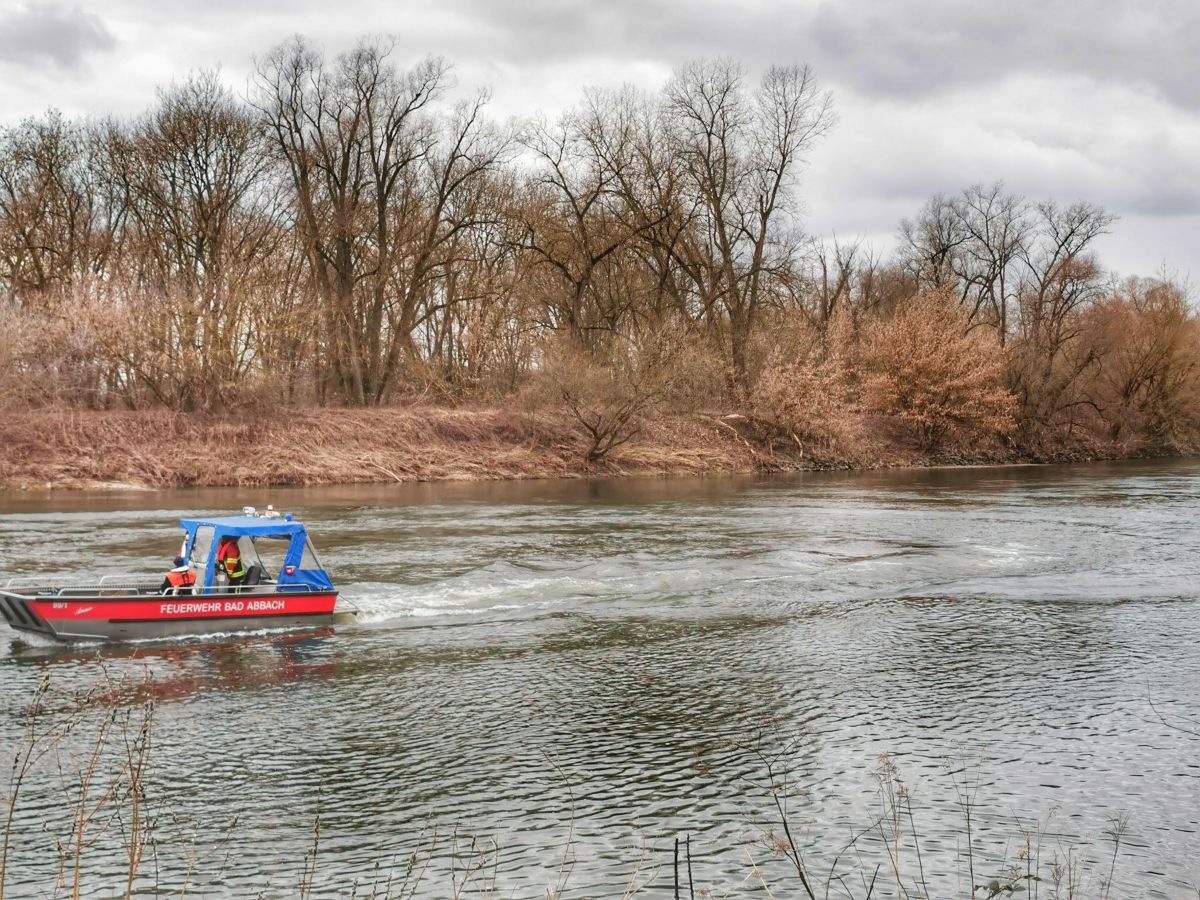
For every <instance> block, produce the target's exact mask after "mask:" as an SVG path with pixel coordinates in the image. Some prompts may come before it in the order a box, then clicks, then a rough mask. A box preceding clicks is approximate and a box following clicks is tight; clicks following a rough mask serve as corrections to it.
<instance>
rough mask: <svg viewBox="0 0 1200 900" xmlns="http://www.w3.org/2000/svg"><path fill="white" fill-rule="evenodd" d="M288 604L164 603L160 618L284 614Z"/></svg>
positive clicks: (264, 602) (240, 601)
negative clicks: (220, 614) (224, 614)
mask: <svg viewBox="0 0 1200 900" xmlns="http://www.w3.org/2000/svg"><path fill="white" fill-rule="evenodd" d="M286 608H287V604H286V602H285V601H283V600H249V601H247V600H226V601H225V602H224V603H220V602H212V603H162V604H159V607H158V614H159V615H160V616H203V615H207V614H210V613H221V612H227V613H244V612H254V613H263V612H283V611H284V610H285V609H286Z"/></svg>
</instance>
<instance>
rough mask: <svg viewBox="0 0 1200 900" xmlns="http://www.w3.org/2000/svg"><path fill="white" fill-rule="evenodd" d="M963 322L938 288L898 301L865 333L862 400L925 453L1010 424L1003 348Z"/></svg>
mask: <svg viewBox="0 0 1200 900" xmlns="http://www.w3.org/2000/svg"><path fill="white" fill-rule="evenodd" d="M967 329H968V320H967V314H966V312H965V311H964V310H963V309H962V307H960V306H959V305H958V302H957V300H956V298H955V297H954V296H953V295H952V294H951V293H950V292H949V291H941V290H939V291H929V292H926V293H923V294H918V295H916V296H915V297H913V298H912V299H910V300H907V301H905V302H903V303H901V304H900V305H898V306H897V308H896V311H895V313H894V314H893V315H892V316H891V317H889V318H886V319H882V320H877V321H875V322H873V323H872V324H871V325H870V326H868V327H867V329H866V331H865V333H864V335H863V341H862V347H861V352H860V364H861V367H862V400H863V404H864V407H865V408H866V409H867V410H868V411H869V412H871V413H874V414H876V415H879V416H881V417H886V418H887V419H890V420H891V421H892V422H894V423H896V424H897V425H899V426H900V427H901V428H902V429H903V430H907V431H909V432H911V433H912V434H913V435H914V436H915V438H916V440H917V443H918V445H919V447H920V449H921V450H922V451H923V452H926V453H931V452H935V451H937V450H940V449H942V448H943V447H945V446H946V445H947V444H948V443H949V442H951V441H955V442H958V443H961V444H964V445H969V446H975V445H978V444H979V443H981V442H990V441H992V440H993V439H994V438H995V436H997V435H1008V434H1010V433H1011V432H1012V430H1013V428H1014V425H1015V421H1014V413H1015V410H1016V402H1015V399H1014V397H1013V396H1012V394H1011V393H1010V392H1009V391H1008V390H1007V388H1005V387H1004V374H1005V361H1006V356H1005V352H1004V349H1003V348H1002V347H1001V346H1000V345H999V342H998V341H997V340H996V338H995V336H994V334H993V333H992V332H984V331H983V330H980V329H977V330H974V331H969V330H967Z"/></svg>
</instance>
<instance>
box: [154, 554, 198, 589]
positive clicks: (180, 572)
mask: <svg viewBox="0 0 1200 900" xmlns="http://www.w3.org/2000/svg"><path fill="white" fill-rule="evenodd" d="M174 565H175V568H173V569H172V570H171V571H170V572H168V573H167V577H166V578H164V579H163V583H162V587H161V588H159V590H160V591H161V592H162V593H164V594H165V593H167V592H169V591H190V590H191V588H192V587H194V586H195V584H196V573H195V572H193V571H192V569H191V566H189V565H188V561H187V560H186V559H184V558H183V557H182V556H177V557H175V562H174Z"/></svg>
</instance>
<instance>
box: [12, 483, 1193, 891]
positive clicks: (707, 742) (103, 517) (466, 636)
mask: <svg viewBox="0 0 1200 900" xmlns="http://www.w3.org/2000/svg"><path fill="white" fill-rule="evenodd" d="M268 502H271V503H274V505H275V506H276V507H277V508H280V509H286V510H289V511H292V512H294V513H296V514H297V516H298V517H301V518H303V520H304V521H305V522H306V523H308V525H309V526H310V530H311V531H312V533H313V536H314V541H315V543H316V545H317V547H318V550H319V551H320V552H321V554H322V557H323V560H324V562H325V564H326V566H327V567H328V568H329V569H330V570H331V572H332V574H333V576H334V580H335V581H336V582H337V583H338V584H339V585H340V586H341V588H342V591H343V598H344V599H345V600H347V601H349V602H352V603H353V604H354V605H355V606H357V607H358V609H359V610H360V616H359V621H358V622H357V624H353V625H345V626H338V627H336V629H332V630H329V631H325V632H320V633H316V634H308V635H288V636H281V635H264V634H258V635H242V636H223V637H216V638H212V639H208V640H203V641H197V640H191V641H175V642H166V643H163V642H159V643H144V644H129V645H123V646H109V647H101V646H83V647H80V646H76V647H69V648H62V647H56V646H47V645H44V644H40V643H34V644H30V643H28V642H24V641H20V640H17V639H16V638H15V635H13V633H12V632H10V631H8V630H7V629H5V630H4V631H3V632H2V633H0V698H2V700H3V713H4V714H3V716H2V717H0V751H3V759H4V763H3V767H4V769H5V770H7V767H8V762H7V761H8V760H9V759H10V758H12V756H13V754H14V753H15V752H17V750H18V749H19V748H20V747H21V746H22V722H23V719H22V713H23V711H24V710H25V708H26V707H27V705H28V704H29V703H30V702H31V700H32V698H33V695H34V693H35V691H36V690H37V688H38V685H39V684H41V683H42V682H43V679H45V678H46V677H47V676H49V679H50V684H51V685H52V688H51V689H52V691H53V692H63V693H66V692H70V691H77V690H78V691H83V690H88V689H94V688H96V687H97V686H100V685H109V686H111V685H114V684H116V685H118V686H120V685H122V684H124V685H125V686H126V688H127V687H128V684H129V680H130V679H148V681H147V682H146V683H145V684H144V685H143V686H142V687H140V688H137V689H136V690H134V689H132V688H130V689H128V690H126V689H125V688H120V689H114V690H110V691H109V693H108V694H107V695H106V696H108V698H109V699H108V701H106V702H107V703H111V704H113V705H114V706H115V707H116V708H117V709H118V711H122V710H123V711H124V712H126V713H128V712H130V711H131V710H133V709H134V708H135V704H136V702H137V699H138V698H144V697H146V696H151V697H153V698H154V700H155V709H154V724H153V729H152V735H153V740H152V747H151V750H150V753H149V760H150V768H149V772H148V774H147V776H146V783H145V791H146V798H147V799H146V801H145V808H146V809H148V810H149V811H150V813H151V815H152V817H153V821H152V825H153V836H154V842H153V844H152V845H151V846H150V848H149V849H148V850H147V852H146V857H145V860H144V861H143V864H142V867H141V873H142V874H141V878H140V880H139V881H138V882H137V885H136V888H137V891H136V892H137V893H139V894H144V895H147V896H149V895H151V894H152V893H153V892H154V891H155V890H156V889H161V890H162V891H163V892H165V893H170V894H171V895H173V896H179V894H180V886H181V885H182V884H184V883H185V882H186V883H187V884H188V885H189V886H190V887H189V889H188V895H189V896H207V897H245V896H261V897H266V898H274V897H279V898H285V897H289V898H290V897H295V896H300V895H301V894H302V893H303V892H304V891H305V890H307V888H306V887H305V885H307V884H309V883H311V896H313V897H325V896H329V897H337V896H346V897H348V896H351V894H352V892H354V891H355V890H357V894H356V896H360V897H363V896H370V895H371V894H370V891H371V885H372V884H375V886H376V896H383V895H384V889H383V886H382V885H383V881H382V880H381V879H384V878H386V877H387V876H388V875H391V876H393V877H394V879H395V880H394V882H393V883H392V886H391V887H392V894H391V896H394V897H398V896H422V897H424V896H428V897H450V896H454V895H455V894H456V892H461V894H462V895H463V896H493V895H494V896H502V897H517V898H537V897H546V896H547V894H548V891H551V890H553V889H555V887H556V886H561V885H562V884H563V883H564V882H565V889H564V890H563V891H562V893H563V895H564V896H573V897H620V896H622V894H623V893H626V892H628V891H630V890H632V889H639V888H640V889H641V893H642V895H644V896H658V897H670V896H672V895H673V891H674V888H673V882H674V879H675V877H676V872H677V871H680V872H681V874H680V876H679V877H680V878H681V880H682V881H683V887H682V888H681V890H682V891H683V893H682V894H681V895H682V896H688V888H687V884H686V883H687V871H686V870H687V859H686V855H687V854H686V853H685V856H684V860H683V862H682V863H681V864H680V867H679V869H678V870H677V869H676V867H675V865H674V856H673V854H674V841H675V838H676V837H680V838H683V839H690V857H691V859H690V866H691V870H692V879H693V881H694V885H695V896H751V895H755V894H756V892H758V894H759V895H761V896H767V894H766V892H765V890H763V888H762V884H763V883H766V884H767V885H768V886H769V887H770V889H771V891H772V893H773V895H774V896H779V897H785V896H802V895H803V894H802V889H801V887H800V885H799V882H798V881H797V879H796V877H795V875H794V869H793V868H792V867H790V865H789V861H788V859H787V856H786V854H785V853H783V852H781V850H782V849H783V848H784V842H783V840H782V834H783V832H782V827H781V821H780V819H781V816H780V811H779V809H778V808H777V806H776V804H775V799H776V798H777V797H778V798H780V799H781V800H782V801H783V802H784V803H785V810H784V812H785V815H786V818H787V819H788V822H789V828H790V829H791V833H792V837H793V840H794V842H795V843H796V845H797V846H799V847H802V848H803V849H804V851H805V854H806V857H805V858H806V861H807V864H808V866H809V869H810V872H812V873H815V875H816V881H817V882H818V884H817V885H815V887H814V890H815V892H816V893H817V895H818V896H821V895H822V894H823V892H824V890H825V887H824V882H825V880H826V878H827V877H828V876H829V873H830V871H831V867H832V871H833V872H834V874H835V875H842V876H843V878H844V879H845V880H844V881H839V880H837V878H836V877H835V878H833V880H832V881H831V882H830V894H829V895H830V896H850V895H852V896H855V897H862V896H865V895H866V893H867V889H866V886H865V885H864V884H863V882H862V881H861V877H862V875H863V874H864V873H865V876H866V878H867V879H868V880H869V879H870V877H871V876H872V873H873V872H875V871H876V866H877V865H878V864H880V863H881V862H882V863H883V866H882V867H881V869H880V874H879V876H878V885H877V886H876V888H875V890H874V894H873V896H890V895H894V894H896V893H898V892H897V889H896V880H895V877H894V874H893V872H892V869H891V864H890V863H889V862H888V857H887V855H886V854H885V853H884V852H883V850H882V846H881V841H880V839H879V836H878V834H879V832H878V831H875V832H872V833H869V834H867V835H866V836H865V837H864V838H862V839H860V842H859V843H858V844H857V845H856V846H855V847H854V848H851V849H850V850H849V851H847V852H845V853H843V854H842V858H841V859H840V860H837V862H836V864H835V858H836V857H837V856H838V853H839V851H840V850H841V849H842V848H843V846H844V845H846V844H847V843H848V841H849V836H850V835H851V834H852V833H853V829H855V828H863V827H866V826H869V825H870V824H871V823H872V821H874V817H876V816H877V815H878V814H879V813H880V811H881V810H883V811H886V810H887V809H888V805H887V802H886V800H881V795H880V793H879V788H878V780H877V779H878V778H879V777H880V776H881V773H882V772H883V770H882V769H881V761H880V760H881V756H880V755H881V754H887V760H889V762H890V764H891V765H894V766H895V767H896V768H897V769H898V770H899V776H898V777H899V778H901V779H902V780H903V782H904V783H905V792H906V795H907V797H908V798H909V800H910V801H911V809H912V812H913V816H912V819H911V820H909V819H908V817H907V813H906V814H905V815H904V816H903V817H902V818H903V822H902V826H903V827H902V828H901V830H902V831H903V832H904V834H903V836H902V837H901V838H900V840H899V850H898V851H897V855H898V856H900V857H901V858H902V862H901V865H902V866H903V867H904V869H903V871H902V875H901V877H902V878H903V879H906V883H907V884H909V885H910V886H911V885H912V884H913V883H914V881H915V880H916V879H917V877H918V875H917V873H918V871H920V872H923V874H924V878H925V880H926V881H928V882H929V883H930V884H931V885H933V886H934V887H933V888H932V892H933V893H934V895H935V896H952V895H953V896H961V897H965V896H970V888H969V884H970V883H971V876H972V873H973V874H974V876H975V881H976V882H980V881H982V880H987V879H990V878H991V877H994V876H998V875H1000V874H1001V872H1002V863H1003V861H1004V860H1006V859H1007V860H1009V861H1010V862H1011V861H1012V860H1014V859H1016V857H1017V850H1018V847H1019V845H1021V843H1022V841H1023V840H1025V839H1024V838H1023V837H1022V832H1023V831H1030V830H1032V831H1034V832H1035V837H1034V838H1033V839H1032V844H1033V849H1034V850H1035V851H1036V852H1037V859H1036V860H1034V863H1035V865H1040V866H1042V867H1043V875H1044V876H1045V877H1047V878H1049V877H1050V874H1049V867H1048V865H1047V863H1048V862H1049V861H1051V860H1053V859H1055V858H1057V859H1058V860H1059V861H1060V862H1066V861H1068V860H1069V861H1070V862H1071V865H1072V870H1071V872H1072V874H1071V877H1082V879H1083V888H1084V890H1083V892H1082V893H1083V895H1086V896H1099V895H1100V894H1101V893H1102V892H1103V883H1104V882H1105V881H1107V879H1108V876H1109V869H1110V865H1111V866H1113V869H1114V872H1115V876H1114V877H1115V883H1116V887H1115V888H1114V889H1113V890H1112V892H1111V895H1112V896H1113V897H1116V896H1163V897H1175V896H1180V897H1182V896H1192V897H1195V896H1196V892H1195V889H1194V888H1193V887H1192V885H1195V884H1197V883H1200V862H1197V860H1198V859H1200V833H1198V831H1200V802H1198V801H1200V724H1197V723H1200V649H1198V648H1200V575H1198V573H1200V561H1198V558H1197V545H1198V542H1200V463H1197V462H1194V461H1170V462H1140V463H1128V464H1112V465H1109V464H1095V465H1088V466H1075V467H1016V468H998V469H961V470H934V471H896V472H884V473H857V474H813V475H806V476H802V477H799V476H798V477H788V478H773V479H750V478H742V479H733V478H730V479H705V480H690V479H682V480H649V479H647V480H640V479H635V480H624V481H612V482H592V483H588V482H565V483H560V482H534V483H524V484H475V485H462V484H445V485H423V486H407V487H406V486H387V487H381V486H369V487H365V486H364V487H342V488H321V489H304V490H300V489H294V490H272V491H269V492H268V491H263V490H257V489H256V490H239V491H231V490H192V491H170V492H147V493H139V492H127V493H119V494H117V493H114V494H86V495H85V494H65V493H62V494H46V495H28V494H25V495H14V494H10V495H0V572H2V573H4V575H5V576H6V577H7V576H21V575H46V574H50V575H54V576H55V577H59V576H61V577H62V578H64V579H66V578H67V577H68V576H70V577H76V576H86V575H90V574H97V573H106V572H128V571H139V572H141V571H145V572H158V571H161V570H163V568H164V566H165V565H166V561H167V560H168V559H169V557H170V556H172V555H173V553H174V548H175V547H176V546H177V534H178V532H177V528H176V527H175V523H174V520H176V519H177V518H179V517H180V516H182V515H187V514H192V513H206V514H212V513H220V512H228V511H231V510H236V509H239V508H240V507H241V506H242V505H243V504H246V503H253V504H256V505H259V506H260V507H261V506H265V505H266V503H268ZM55 696H58V695H57V694H56V695H55ZM94 706H95V709H93V710H89V711H88V712H85V714H84V718H83V720H82V721H81V722H80V724H79V725H78V726H77V727H76V728H75V729H74V730H73V731H72V732H71V733H70V734H69V735H67V736H66V737H65V738H64V739H63V740H62V741H61V742H60V743H59V744H58V745H57V746H56V747H55V748H54V749H53V751H52V752H49V753H47V754H46V755H45V756H43V757H42V758H41V759H40V760H39V761H37V763H36V765H35V766H34V768H33V770H32V772H31V774H30V775H29V776H28V778H27V780H26V782H25V784H24V785H23V787H22V793H21V795H20V802H18V804H17V807H16V814H15V820H14V824H13V828H12V845H13V846H12V850H11V852H10V861H9V867H8V868H9V871H8V874H7V891H8V896H10V897H16V896H20V897H24V896H31V897H32V896H52V895H54V894H55V892H56V890H57V891H59V892H62V893H68V894H69V888H70V885H69V884H68V885H65V886H64V884H63V883H62V882H61V880H60V879H61V877H62V876H61V873H62V872H64V871H65V872H68V873H69V872H70V871H71V869H72V866H73V863H72V861H71V858H72V855H73V850H72V849H71V846H72V842H71V832H72V822H73V820H72V815H73V814H72V809H71V804H72V802H73V798H77V796H78V788H79V772H80V771H81V770H82V769H83V768H86V763H87V759H88V753H89V747H91V746H92V745H93V744H94V743H95V736H96V734H98V732H97V729H98V728H99V727H100V724H99V723H100V718H101V717H102V716H103V715H104V714H105V713H106V712H107V711H108V709H107V707H106V705H105V702H97V703H96V704H94ZM97 710H98V712H97ZM56 715H58V716H62V717H67V716H69V715H72V714H71V713H69V712H67V711H66V709H65V707H64V708H63V709H62V711H60V712H52V713H50V714H49V715H48V718H47V722H48V723H49V724H48V725H47V727H49V726H50V725H52V724H53V717H54V716H56ZM112 735H114V738H113V740H112V741H111V746H110V751H111V750H112V748H119V746H120V742H119V741H118V740H117V739H116V737H117V736H119V735H118V731H117V730H114V731H113V732H112ZM126 736H128V735H126ZM103 766H104V763H102V764H101V768H103ZM0 777H3V776H0ZM101 780H102V779H101ZM885 781H887V779H886V778H885ZM890 783H891V784H893V785H894V784H895V782H894V781H893V782H890ZM0 784H2V782H0ZM93 796H95V795H93ZM108 807H109V808H107V809H104V810H102V811H101V812H100V813H98V814H97V815H96V816H95V818H94V820H92V821H91V822H89V823H88V825H87V836H86V840H85V842H84V844H85V846H84V848H83V851H82V854H81V858H82V860H83V864H82V866H81V869H82V872H83V879H82V881H83V890H82V894H83V895H84V896H95V897H109V896H115V895H123V891H124V874H123V873H124V872H125V869H126V866H127V853H126V850H125V848H124V840H125V839H124V837H123V835H126V834H127V833H128V826H129V818H128V802H127V800H120V799H113V800H111V801H110V802H109V804H108ZM967 811H969V812H970V815H971V830H970V839H969V840H968V836H967V830H966V815H965V813H966V812H967ZM1114 816H1125V817H1127V826H1126V830H1125V832H1124V834H1123V835H1122V837H1121V841H1120V845H1119V847H1117V850H1116V860H1115V864H1114V863H1113V862H1112V860H1111V857H1112V854H1113V841H1112V830H1113V824H1112V819H1113V817H1114ZM318 822H319V832H318V829H317V828H316V825H317V823H318ZM890 827H891V826H890V825H889V826H888V828H890ZM914 829H915V831H916V832H917V833H918V835H919V842H920V843H919V847H920V849H921V857H920V859H919V860H918V859H917V858H916V856H915V855H914V854H913V850H914V848H915V846H916V845H914V844H913V841H912V837H911V834H910V832H911V831H913V830H914ZM884 833H885V834H890V833H891V832H890V831H888V830H887V829H885V831H884ZM1039 835H1040V836H1039ZM685 846H687V845H685ZM968 848H969V850H970V853H968V852H967V851H968ZM314 849H315V859H316V865H315V871H313V868H314V867H313V866H312V863H311V860H312V859H313V853H314ZM414 853H415V854H416V865H415V868H414V870H413V871H412V872H410V873H409V881H408V883H407V886H405V887H403V888H401V882H402V880H403V878H404V877H405V873H406V871H408V870H409V867H410V862H411V860H412V859H413V857H412V854H414ZM1018 865H1019V866H1021V867H1024V866H1026V865H1027V864H1026V862H1024V861H1022V862H1019V863H1018ZM918 866H919V867H920V868H919V869H918V868H917V867H918ZM306 871H307V872H308V873H309V874H307V875H306V874H305V873H306ZM1080 873H1082V875H1080ZM418 877H419V880H417V879H418ZM889 879H890V880H889ZM355 885H357V888H355ZM1031 886H1033V887H1039V888H1040V890H1043V891H1046V892H1047V893H1046V896H1047V897H1049V896H1050V893H1049V886H1048V882H1042V883H1040V884H1033V883H1031ZM414 888H415V890H414ZM705 891H708V892H710V893H708V894H706V893H705ZM910 892H912V893H913V895H914V896H915V889H913V888H911V887H910ZM977 896H984V894H983V893H980V894H977Z"/></svg>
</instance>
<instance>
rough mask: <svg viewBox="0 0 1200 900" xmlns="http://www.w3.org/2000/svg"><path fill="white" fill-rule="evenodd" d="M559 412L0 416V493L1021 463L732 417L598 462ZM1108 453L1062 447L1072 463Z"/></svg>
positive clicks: (1011, 456)
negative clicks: (833, 444)
mask: <svg viewBox="0 0 1200 900" xmlns="http://www.w3.org/2000/svg"><path fill="white" fill-rule="evenodd" d="M585 449H586V442H585V441H584V440H583V438H582V436H581V434H580V430H579V427H578V425H577V424H576V422H575V421H574V420H573V419H572V418H571V417H570V416H569V415H568V414H566V413H564V412H560V411H538V412H531V411H527V410H524V409H521V408H519V407H517V408H445V407H407V408H390V409H374V410H359V409H311V410H303V409H302V410H292V411H288V412H285V413H279V414H274V415H260V414H254V415H248V416H246V417H244V418H237V419H234V418H229V417H217V416H211V415H187V414H182V413H173V412H168V411H162V410H152V411H143V412H133V411H111V412H92V411H73V410H34V411H24V412H16V413H7V414H5V416H4V429H3V436H2V437H0V489H6V490H41V489H88V488H113V487H126V488H165V487H191V486H197V487H217V486H234V485H244V486H268V485H271V486H276V485H278V486H284V485H322V484H356V483H386V482H415V481H435V480H460V481H464V480H466V481H483V480H502V479H528V478H586V477H608V476H620V475H706V474H721V473H725V474H733V473H746V472H761V471H799V470H818V469H830V468H882V467H898V466H932V465H974V464H1003V463H1018V462H1046V461H1048V460H1044V459H1043V460H1031V459H1028V458H1026V457H1022V456H1020V455H1019V454H1016V453H1013V452H1011V451H1007V450H1004V449H1003V448H999V447H997V448H995V449H993V450H991V451H989V452H982V453H981V452H973V453H971V454H967V455H962V454H955V453H946V454H943V455H939V456H936V457H930V456H924V455H921V454H920V453H917V452H916V451H914V450H909V449H905V448H903V447H898V446H886V445H880V446H879V447H876V448H872V449H871V450H870V451H869V452H867V453H865V454H859V455H858V456H857V457H856V458H854V459H846V458H841V457H838V456H835V455H828V454H822V453H821V452H820V449H819V448H813V447H807V446H803V445H801V444H800V443H798V442H791V441H787V440H778V439H774V440H768V439H765V438H764V436H763V434H761V433H760V432H759V431H758V430H757V429H756V428H755V427H754V424H753V423H752V422H749V421H748V420H746V419H744V418H742V417H740V416H716V415H668V416H661V417H657V418H654V419H652V420H647V421H646V422H643V423H642V424H641V426H640V427H639V429H638V432H637V434H636V435H635V436H634V437H633V438H631V439H630V440H629V441H628V442H627V443H625V444H622V445H621V446H619V447H617V448H616V449H614V450H613V451H612V452H611V453H610V454H609V455H608V457H606V458H605V459H604V460H602V461H601V462H588V461H587V460H586V459H585V455H584V454H585ZM1118 455H1129V454H1115V453H1100V454H1097V453H1096V452H1094V451H1091V450H1089V451H1087V452H1084V451H1079V452H1077V453H1064V454H1063V456H1062V458H1061V460H1059V461H1077V460H1082V459H1087V458H1096V457H1097V456H1105V457H1115V456H1118Z"/></svg>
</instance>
